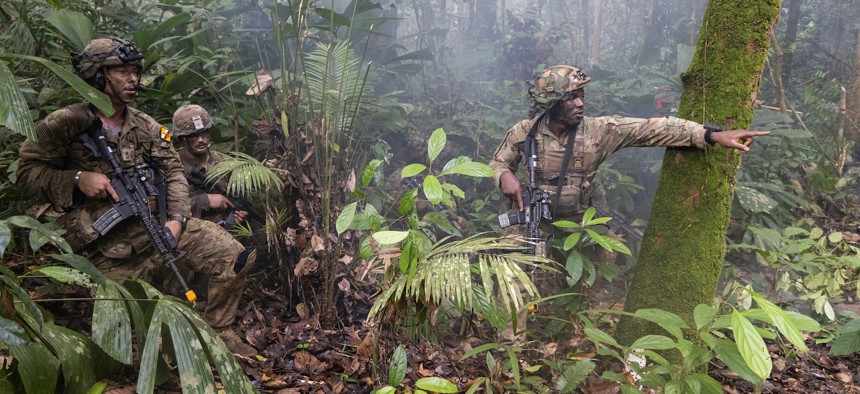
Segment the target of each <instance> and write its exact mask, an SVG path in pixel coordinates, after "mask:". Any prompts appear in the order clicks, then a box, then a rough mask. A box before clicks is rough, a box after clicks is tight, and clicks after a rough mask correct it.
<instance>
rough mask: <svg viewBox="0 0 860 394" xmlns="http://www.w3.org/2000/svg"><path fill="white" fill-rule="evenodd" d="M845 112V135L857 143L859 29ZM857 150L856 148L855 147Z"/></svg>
mask: <svg viewBox="0 0 860 394" xmlns="http://www.w3.org/2000/svg"><path fill="white" fill-rule="evenodd" d="M845 114H846V115H847V116H846V118H845V119H846V121H847V124H846V125H845V137H846V138H848V139H850V140H852V141H854V143H855V144H857V145H860V144H858V141H860V29H857V44H856V47H855V48H854V71H853V72H852V74H851V85H849V87H848V92H847V97H846V106H845ZM855 151H857V148H855Z"/></svg>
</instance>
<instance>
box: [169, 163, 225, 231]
mask: <svg viewBox="0 0 860 394" xmlns="http://www.w3.org/2000/svg"><path fill="white" fill-rule="evenodd" d="M179 158H180V160H182V168H183V169H184V170H185V177H186V178H187V179H188V180H189V181H188V198H189V199H190V201H191V215H192V216H193V217H195V218H203V219H206V220H210V221H213V222H218V221H219V220H221V219H223V216H225V215H224V213H225V212H226V210H215V211H213V210H211V209H210V208H209V195H208V193H210V191H209V190H204V189H203V188H199V187H197V186H195V185H194V184H193V182H192V181H191V174H192V173H195V172H198V171H200V170H201V168H200V167H198V166H195V165H193V164H191V163H192V162H194V161H195V159H194V158H192V157H191V154H190V153H188V150H186V149H180V150H179ZM229 159H230V156H227V155H225V154H223V153H221V152H218V151H215V150H212V149H210V150H209V161H208V167H207V168H212V166H213V165H215V164H218V163H220V162H222V161H225V160H229ZM204 174H205V172H204ZM226 183H227V181H226V179H222V180H221V182H219V184H220V185H221V187H223V188H224V189H226V188H227V185H226ZM219 216H220V217H219Z"/></svg>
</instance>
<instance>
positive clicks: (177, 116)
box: [173, 104, 212, 137]
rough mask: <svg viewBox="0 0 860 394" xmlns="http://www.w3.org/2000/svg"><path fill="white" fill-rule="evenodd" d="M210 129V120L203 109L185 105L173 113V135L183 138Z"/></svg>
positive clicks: (194, 105)
mask: <svg viewBox="0 0 860 394" xmlns="http://www.w3.org/2000/svg"><path fill="white" fill-rule="evenodd" d="M211 128H212V118H211V117H210V116H209V113H208V112H206V110H205V109H203V107H201V106H199V105H196V104H187V105H183V106H181V107H179V109H177V110H176V112H174V113H173V135H175V136H177V137H184V136H186V135H191V134H196V133H199V132H202V131H206V130H209V129H211Z"/></svg>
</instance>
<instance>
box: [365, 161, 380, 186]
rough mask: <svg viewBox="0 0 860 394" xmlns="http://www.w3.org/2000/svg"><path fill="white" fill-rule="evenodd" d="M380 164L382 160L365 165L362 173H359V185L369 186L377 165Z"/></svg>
mask: <svg viewBox="0 0 860 394" xmlns="http://www.w3.org/2000/svg"><path fill="white" fill-rule="evenodd" d="M380 164H382V160H379V159H375V160H371V161H370V163H367V165H366V166H364V171H362V173H361V185H362V186H365V187H366V186H367V185H369V184H370V181H372V180H373V176H374V175H375V174H376V170H377V169H378V168H379V165H380Z"/></svg>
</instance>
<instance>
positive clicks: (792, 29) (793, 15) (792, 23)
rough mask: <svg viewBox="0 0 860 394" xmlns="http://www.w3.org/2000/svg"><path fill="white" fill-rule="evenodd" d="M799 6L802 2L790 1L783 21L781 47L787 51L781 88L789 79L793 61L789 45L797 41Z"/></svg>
mask: <svg viewBox="0 0 860 394" xmlns="http://www.w3.org/2000/svg"><path fill="white" fill-rule="evenodd" d="M801 4H803V0H791V4H789V5H788V19H787V20H786V21H785V39H784V40H783V41H782V47H783V48H785V49H786V50H787V52H786V53H785V55H784V57H783V59H782V84H783V86H786V85H788V83H789V79H790V78H791V63H792V61H793V60H794V51H792V50H791V45H792V44H794V43H795V42H796V41H797V24H798V21H799V20H800V5H801ZM788 86H790V85H788Z"/></svg>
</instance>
